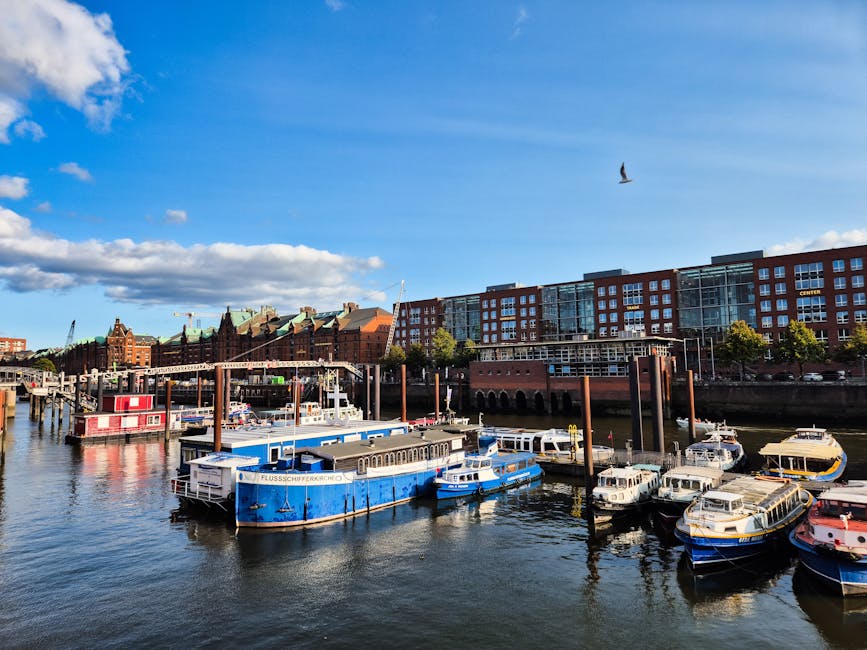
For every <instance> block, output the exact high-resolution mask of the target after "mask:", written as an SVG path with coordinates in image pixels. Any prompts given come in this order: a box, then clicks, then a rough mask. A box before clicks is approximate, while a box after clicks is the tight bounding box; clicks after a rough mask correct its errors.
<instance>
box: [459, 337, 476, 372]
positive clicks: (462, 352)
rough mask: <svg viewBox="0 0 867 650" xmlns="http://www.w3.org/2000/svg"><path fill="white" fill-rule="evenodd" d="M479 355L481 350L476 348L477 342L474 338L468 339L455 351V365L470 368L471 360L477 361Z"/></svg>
mask: <svg viewBox="0 0 867 650" xmlns="http://www.w3.org/2000/svg"><path fill="white" fill-rule="evenodd" d="M478 356H479V351H478V350H476V344H475V342H474V341H473V340H472V339H467V340H466V341H464V342H463V343H461V344H460V345H459V346H458V349H457V352H456V353H455V365H456V366H457V367H458V368H469V367H470V361H475V359H476V357H478Z"/></svg>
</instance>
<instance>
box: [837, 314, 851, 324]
mask: <svg viewBox="0 0 867 650" xmlns="http://www.w3.org/2000/svg"><path fill="white" fill-rule="evenodd" d="M837 322H838V323H840V324H843V323H848V322H849V312H848V311H838V312H837Z"/></svg>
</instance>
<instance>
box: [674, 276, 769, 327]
mask: <svg viewBox="0 0 867 650" xmlns="http://www.w3.org/2000/svg"><path fill="white" fill-rule="evenodd" d="M677 278H678V281H677V284H678V286H677V297H678V316H679V319H678V320H679V323H678V328H679V330H680V336H687V337H699V338H701V339H702V340H704V339H706V338H708V337H711V338H714V339H716V340H719V339H720V338H721V337H722V335H723V334H724V332H725V330H726V329H727V328H728V326H729V325H730V324H731V323H732V322H734V321H736V320H743V321H746V322H747V324H748V325H749V326H750V327H752V328H754V329H755V328H756V325H757V323H756V295H755V294H756V291H755V282H754V280H753V264H752V263H751V262H747V263H741V264H727V265H723V266H705V267H702V268H697V269H688V270H684V271H680V272H679V273H678V274H677Z"/></svg>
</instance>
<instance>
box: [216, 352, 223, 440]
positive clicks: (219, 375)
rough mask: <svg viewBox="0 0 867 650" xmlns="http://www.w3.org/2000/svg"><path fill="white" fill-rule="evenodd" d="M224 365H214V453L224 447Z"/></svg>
mask: <svg viewBox="0 0 867 650" xmlns="http://www.w3.org/2000/svg"><path fill="white" fill-rule="evenodd" d="M222 424H223V367H222V366H219V365H217V366H214V453H218V452H219V451H220V450H221V449H222V447H223V439H222V429H221V426H222Z"/></svg>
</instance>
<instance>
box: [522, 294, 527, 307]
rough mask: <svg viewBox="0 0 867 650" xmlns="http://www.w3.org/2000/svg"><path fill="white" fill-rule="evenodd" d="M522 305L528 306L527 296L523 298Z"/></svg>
mask: <svg viewBox="0 0 867 650" xmlns="http://www.w3.org/2000/svg"><path fill="white" fill-rule="evenodd" d="M521 304H522V305H526V304H527V296H521Z"/></svg>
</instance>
